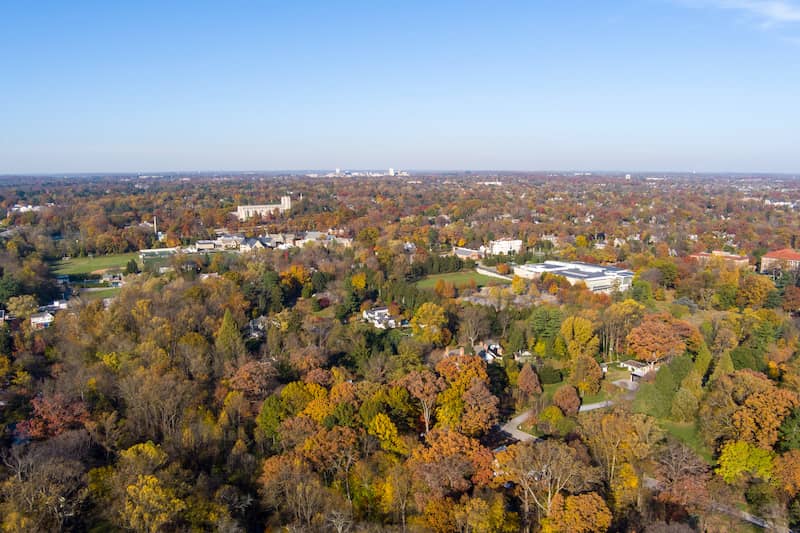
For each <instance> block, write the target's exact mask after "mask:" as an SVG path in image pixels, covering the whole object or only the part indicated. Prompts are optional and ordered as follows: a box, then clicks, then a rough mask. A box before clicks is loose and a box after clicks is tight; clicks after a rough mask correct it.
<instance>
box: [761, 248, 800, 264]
mask: <svg viewBox="0 0 800 533" xmlns="http://www.w3.org/2000/svg"><path fill="white" fill-rule="evenodd" d="M764 257H766V258H767V259H779V260H781V261H800V253H797V252H795V251H794V250H792V249H791V248H784V249H783V250H775V251H774V252H769V253H768V254H765V255H764Z"/></svg>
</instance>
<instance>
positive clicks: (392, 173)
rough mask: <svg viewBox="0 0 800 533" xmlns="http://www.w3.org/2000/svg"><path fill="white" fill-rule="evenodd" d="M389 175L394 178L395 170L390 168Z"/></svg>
mask: <svg viewBox="0 0 800 533" xmlns="http://www.w3.org/2000/svg"><path fill="white" fill-rule="evenodd" d="M389 175H390V176H394V169H393V168H390V169H389Z"/></svg>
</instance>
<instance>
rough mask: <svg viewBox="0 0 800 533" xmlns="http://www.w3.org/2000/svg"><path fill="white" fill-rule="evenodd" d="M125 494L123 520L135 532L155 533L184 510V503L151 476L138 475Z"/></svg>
mask: <svg viewBox="0 0 800 533" xmlns="http://www.w3.org/2000/svg"><path fill="white" fill-rule="evenodd" d="M126 493H127V498H126V500H125V511H124V516H123V518H124V519H125V523H126V524H127V525H128V527H130V528H131V529H133V530H135V531H147V532H150V533H156V532H157V531H160V530H161V529H162V528H164V527H165V526H167V525H168V524H169V523H170V522H172V521H174V520H175V519H176V518H178V516H179V515H180V513H181V512H182V511H184V510H185V509H186V503H185V502H184V501H183V500H181V499H180V498H177V497H176V496H175V493H174V491H173V490H171V489H169V488H166V487H163V486H162V485H161V481H159V479H158V478H157V477H156V476H153V475H147V476H142V475H140V476H139V477H138V479H137V481H136V483H134V484H133V485H128V488H127V489H126Z"/></svg>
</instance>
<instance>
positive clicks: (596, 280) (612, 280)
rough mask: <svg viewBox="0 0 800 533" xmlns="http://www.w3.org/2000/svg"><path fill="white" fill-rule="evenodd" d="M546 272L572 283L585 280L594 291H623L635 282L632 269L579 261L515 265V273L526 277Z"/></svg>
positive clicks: (530, 277) (538, 275) (531, 277)
mask: <svg viewBox="0 0 800 533" xmlns="http://www.w3.org/2000/svg"><path fill="white" fill-rule="evenodd" d="M545 273H549V274H554V275H556V276H563V277H564V278H566V280H567V281H569V282H570V284H571V285H575V284H576V283H578V282H579V281H580V282H583V283H584V284H585V285H586V287H587V288H588V289H589V290H591V291H592V292H605V293H611V292H615V291H620V292H623V291H626V290H628V289H629V288H630V287H631V283H632V282H633V272H631V271H630V270H626V269H624V268H618V267H614V266H603V265H592V264H590V263H581V262H578V261H545V262H544V263H528V264H526V265H520V266H516V267H514V274H515V275H517V276H519V277H521V278H526V279H535V278H539V277H541V276H542V274H545Z"/></svg>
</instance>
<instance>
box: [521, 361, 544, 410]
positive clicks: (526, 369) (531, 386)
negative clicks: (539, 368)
mask: <svg viewBox="0 0 800 533" xmlns="http://www.w3.org/2000/svg"><path fill="white" fill-rule="evenodd" d="M517 389H518V390H519V392H520V393H521V396H522V398H521V399H522V400H523V403H527V402H529V401H530V399H531V398H533V397H534V396H537V395H539V394H541V393H542V385H541V383H540V382H539V376H538V375H537V374H536V372H534V370H533V367H531V365H530V363H525V364H524V365H522V370H520V371H519V376H517Z"/></svg>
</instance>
